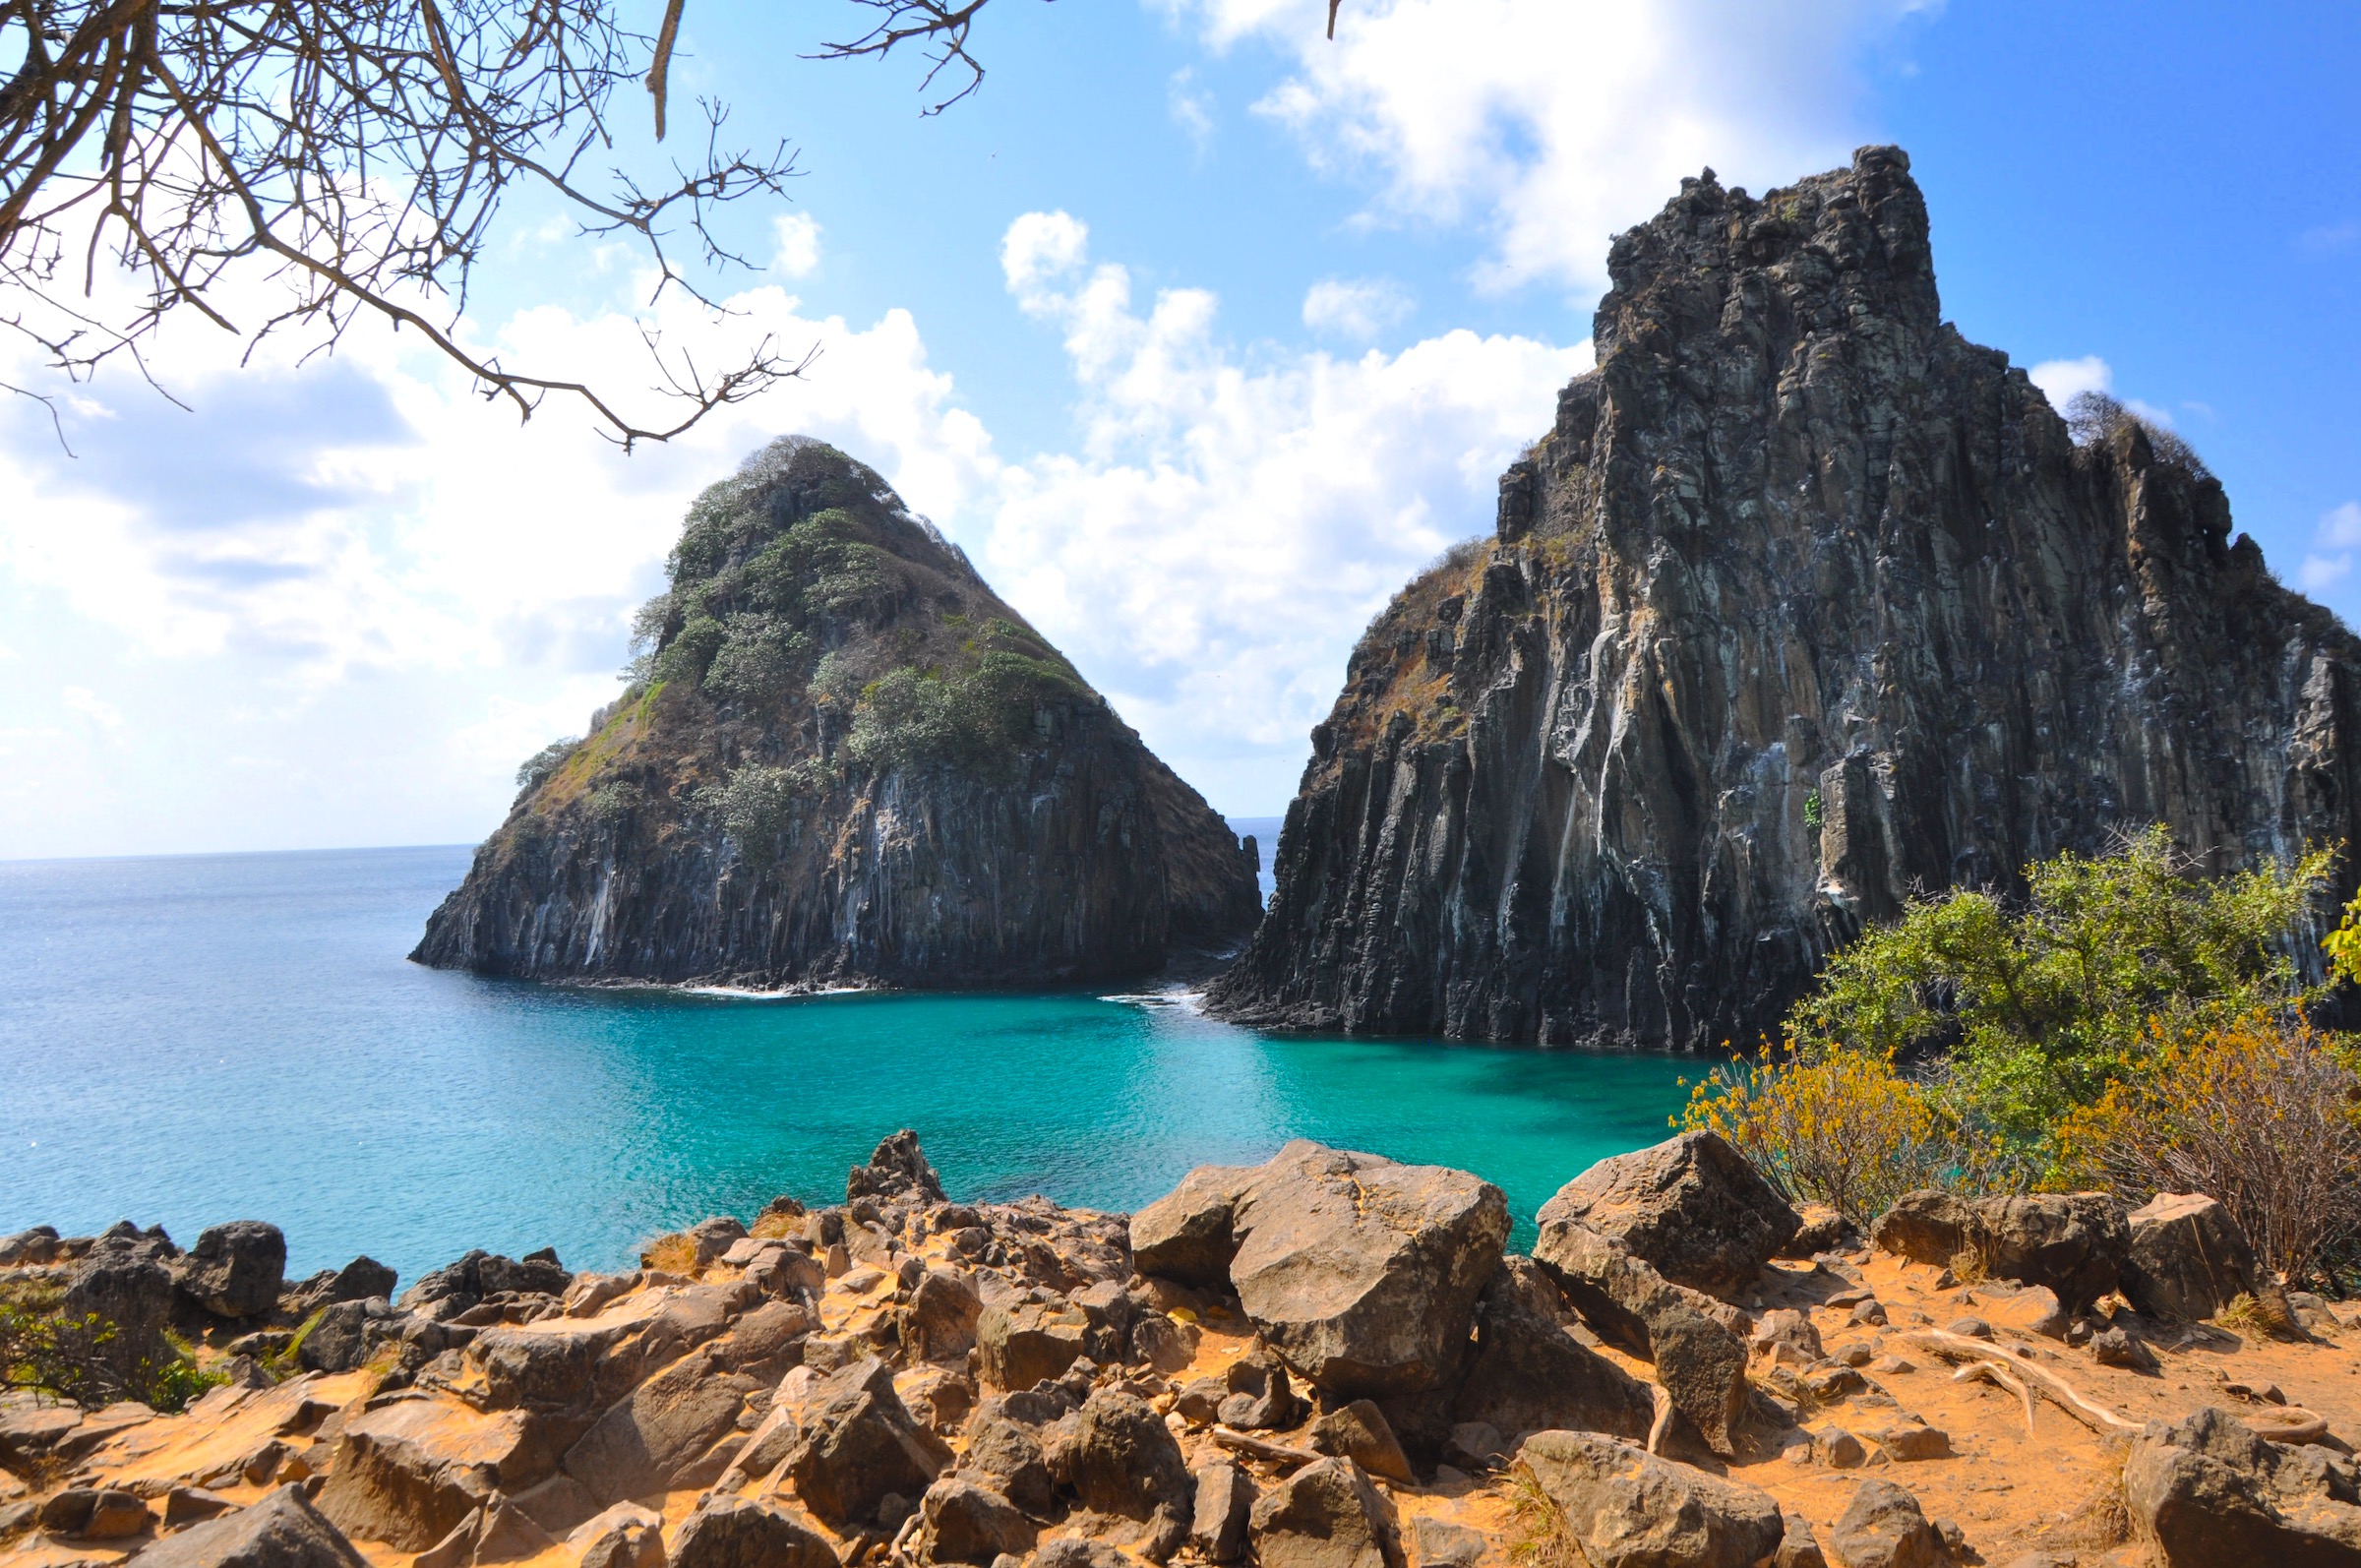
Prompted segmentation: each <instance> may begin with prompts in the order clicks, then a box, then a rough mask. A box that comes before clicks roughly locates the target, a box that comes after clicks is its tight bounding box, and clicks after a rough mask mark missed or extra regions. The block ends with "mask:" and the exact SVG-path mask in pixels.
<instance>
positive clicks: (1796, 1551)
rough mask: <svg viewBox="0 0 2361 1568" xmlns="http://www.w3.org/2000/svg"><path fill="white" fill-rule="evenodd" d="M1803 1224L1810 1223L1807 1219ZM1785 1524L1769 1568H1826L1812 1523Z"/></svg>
mask: <svg viewBox="0 0 2361 1568" xmlns="http://www.w3.org/2000/svg"><path fill="white" fill-rule="evenodd" d="M1804 1223H1805V1224H1806V1225H1809V1224H1810V1223H1811V1222H1810V1220H1809V1219H1808V1218H1807V1219H1806V1220H1805V1222H1804ZM1785 1523H1786V1534H1785V1535H1783V1536H1781V1537H1780V1538H1779V1550H1778V1551H1776V1552H1773V1553H1772V1554H1771V1564H1770V1568H1828V1556H1827V1554H1826V1553H1825V1552H1823V1551H1821V1549H1820V1538H1819V1537H1818V1536H1816V1535H1814V1534H1813V1532H1812V1522H1811V1521H1810V1520H1808V1519H1806V1518H1804V1517H1803V1515H1801V1514H1789V1515H1787V1516H1786V1520H1785Z"/></svg>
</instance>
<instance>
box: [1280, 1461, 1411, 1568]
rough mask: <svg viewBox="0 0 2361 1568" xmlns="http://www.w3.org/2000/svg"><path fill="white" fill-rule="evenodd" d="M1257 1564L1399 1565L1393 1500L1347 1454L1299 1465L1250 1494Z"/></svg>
mask: <svg viewBox="0 0 2361 1568" xmlns="http://www.w3.org/2000/svg"><path fill="white" fill-rule="evenodd" d="M1250 1521H1251V1531H1252V1535H1253V1539H1254V1558H1255V1562H1256V1563H1257V1564H1258V1568H1404V1557H1403V1552H1402V1525H1401V1520H1400V1518H1399V1516H1398V1515H1397V1514H1396V1513H1395V1511H1394V1505H1393V1504H1392V1503H1391V1502H1389V1501H1387V1500H1386V1497H1385V1495H1384V1494H1383V1493H1382V1492H1380V1491H1378V1490H1377V1488H1376V1487H1375V1486H1373V1485H1371V1484H1370V1483H1369V1478H1368V1477H1366V1476H1364V1475H1362V1470H1361V1467H1360V1466H1359V1465H1356V1464H1354V1463H1353V1461H1351V1460H1349V1459H1323V1460H1321V1461H1319V1462H1318V1463H1317V1464H1311V1465H1306V1466H1304V1467H1303V1468H1302V1470H1299V1471H1297V1472H1296V1473H1295V1474H1294V1475H1292V1476H1290V1477H1288V1478H1286V1479H1285V1480H1283V1481H1281V1482H1279V1483H1278V1484H1277V1485H1275V1486H1273V1487H1272V1488H1271V1489H1270V1490H1269V1491H1267V1492H1265V1493H1263V1494H1262V1496H1260V1497H1259V1498H1257V1499H1255V1502H1254V1508H1253V1512H1252V1514H1251V1516H1250Z"/></svg>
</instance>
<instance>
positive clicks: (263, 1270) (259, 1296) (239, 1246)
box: [179, 1220, 287, 1317]
mask: <svg viewBox="0 0 2361 1568" xmlns="http://www.w3.org/2000/svg"><path fill="white" fill-rule="evenodd" d="M286 1268H287V1238H286V1237H285V1236H283V1235H281V1234H280V1233H279V1229H278V1227H277V1226H275V1225H269V1224H266V1223H265V1222H263V1221H261V1220H232V1221H231V1222H230V1223H229V1224H227V1225H215V1226H211V1227H208V1228H207V1229H206V1230H205V1231H204V1232H202V1233H200V1234H199V1236H198V1237H197V1244H196V1245H195V1246H193V1247H191V1248H189V1250H188V1255H187V1256H185V1257H183V1258H182V1259H181V1260H180V1268H179V1274H180V1288H181V1290H182V1292H183V1293H185V1294H186V1295H187V1296H188V1297H189V1298H190V1299H192V1300H194V1301H195V1302H197V1304H198V1305H200V1306H202V1307H204V1308H205V1309H206V1310H207V1311H209V1312H212V1313H214V1314H216V1315H217V1316H220V1317H254V1316H257V1315H258V1314H260V1313H264V1312H268V1311H270V1310H271V1308H272V1307H273V1306H275V1305H276V1304H277V1303H278V1292H279V1287H280V1286H281V1285H283V1284H284V1283H285V1281H286Z"/></svg>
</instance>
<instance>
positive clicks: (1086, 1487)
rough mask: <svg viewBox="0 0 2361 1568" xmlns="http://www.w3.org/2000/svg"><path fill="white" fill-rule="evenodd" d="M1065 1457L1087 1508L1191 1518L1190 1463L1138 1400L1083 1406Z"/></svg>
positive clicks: (1115, 1394)
mask: <svg viewBox="0 0 2361 1568" xmlns="http://www.w3.org/2000/svg"><path fill="white" fill-rule="evenodd" d="M1379 1419H1380V1420H1382V1419H1383V1417H1379ZM1067 1456H1068V1465H1069V1467H1070V1470H1069V1474H1070V1478H1071V1484H1072V1486H1073V1489H1074V1492H1075V1495H1076V1496H1078V1497H1079V1498H1080V1499H1081V1501H1082V1506H1083V1507H1085V1508H1089V1509H1092V1510H1094V1511H1096V1512H1098V1513H1102V1514H1119V1515H1120V1516H1122V1517H1123V1518H1125V1519H1142V1520H1144V1519H1149V1518H1152V1517H1154V1515H1155V1513H1156V1511H1157V1510H1158V1509H1160V1508H1161V1509H1164V1510H1166V1511H1168V1512H1170V1513H1171V1514H1173V1515H1174V1516H1175V1517H1177V1518H1181V1519H1186V1518H1188V1517H1189V1485H1190V1482H1189V1477H1188V1462H1187V1461H1186V1460H1184V1459H1182V1458H1181V1445H1180V1443H1179V1442H1177V1441H1175V1440H1174V1437H1173V1434H1172V1431H1171V1430H1170V1429H1169V1428H1168V1427H1166V1425H1165V1424H1164V1418H1163V1417H1160V1416H1158V1415H1157V1414H1156V1413H1155V1412H1154V1411H1153V1410H1150V1409H1149V1408H1148V1406H1147V1403H1146V1402H1145V1401H1143V1400H1141V1399H1139V1398H1137V1397H1136V1396H1134V1395H1131V1394H1126V1393H1122V1392H1120V1391H1119V1390H1116V1389H1110V1388H1102V1389H1099V1390H1097V1391H1096V1392H1094V1393H1093V1394H1092V1395H1091V1396H1090V1398H1089V1399H1088V1400H1087V1401H1085V1402H1084V1404H1083V1406H1082V1415H1081V1419H1080V1420H1079V1421H1078V1422H1077V1424H1076V1427H1075V1431H1074V1436H1073V1441H1072V1442H1071V1444H1070V1445H1069V1447H1068V1449H1067Z"/></svg>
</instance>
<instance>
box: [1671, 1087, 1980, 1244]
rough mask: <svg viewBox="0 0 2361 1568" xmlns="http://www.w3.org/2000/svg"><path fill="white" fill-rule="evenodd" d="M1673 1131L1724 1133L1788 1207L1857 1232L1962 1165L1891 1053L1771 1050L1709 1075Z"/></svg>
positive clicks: (1943, 1121)
mask: <svg viewBox="0 0 2361 1568" xmlns="http://www.w3.org/2000/svg"><path fill="white" fill-rule="evenodd" d="M1675 1124H1676V1125H1677V1126H1679V1127H1681V1128H1682V1129H1684V1130H1690V1129H1698V1128H1704V1129H1709V1130H1711V1131H1714V1132H1718V1133H1720V1134H1721V1135H1722V1136H1723V1137H1724V1138H1725V1139H1727V1140H1728V1141H1729V1142H1730V1143H1731V1144H1732V1145H1733V1146H1735V1147H1736V1149H1737V1150H1738V1152H1739V1153H1741V1154H1743V1155H1744V1156H1745V1157H1746V1160H1747V1163H1748V1164H1750V1165H1752V1166H1753V1167H1754V1168H1755V1169H1756V1170H1757V1171H1759V1172H1761V1173H1762V1174H1763V1176H1764V1177H1765V1178H1766V1179H1768V1180H1769V1181H1770V1182H1771V1183H1772V1184H1773V1185H1775V1186H1777V1187H1779V1188H1780V1189H1781V1190H1782V1191H1784V1192H1785V1193H1786V1195H1787V1196H1788V1197H1789V1198H1794V1199H1804V1198H1808V1199H1813V1200H1815V1201H1818V1202H1821V1203H1825V1204H1827V1205H1829V1206H1830V1207H1831V1208H1833V1209H1836V1210H1837V1211H1838V1212H1839V1213H1841V1214H1843V1215H1844V1216H1845V1217H1846V1219H1849V1220H1851V1221H1852V1222H1853V1223H1854V1224H1856V1225H1864V1226H1865V1225H1867V1224H1868V1223H1869V1222H1870V1221H1872V1220H1874V1219H1875V1218H1876V1217H1877V1216H1878V1215H1880V1214H1882V1213H1884V1212H1885V1210H1886V1209H1887V1208H1888V1207H1889V1206H1890V1205H1891V1204H1892V1203H1893V1201H1894V1200H1895V1199H1896V1198H1898V1197H1900V1196H1901V1195H1902V1194H1903V1193H1905V1192H1908V1191H1910V1190H1912V1189H1914V1188H1917V1187H1926V1186H1935V1185H1939V1184H1942V1183H1943V1181H1944V1180H1945V1179H1946V1178H1947V1177H1948V1176H1950V1175H1951V1173H1952V1172H1953V1171H1954V1170H1955V1168H1956V1166H1957V1164H1958V1159H1957V1153H1956V1150H1955V1148H1954V1140H1953V1138H1952V1137H1951V1135H1950V1132H1949V1123H1948V1118H1947V1117H1946V1116H1944V1115H1943V1114H1942V1113H1941V1111H1940V1110H1939V1108H1938V1107H1937V1106H1936V1105H1935V1103H1934V1102H1933V1101H1932V1100H1931V1099H1930V1098H1929V1097H1928V1096H1927V1094H1926V1093H1925V1092H1924V1090H1922V1089H1921V1088H1920V1086H1919V1085H1917V1084H1915V1083H1913V1082H1911V1081H1910V1079H1909V1078H1907V1076H1905V1075H1904V1074H1903V1073H1902V1072H1900V1071H1899V1070H1897V1068H1896V1067H1895V1064H1894V1055H1893V1053H1892V1052H1890V1051H1878V1050H1873V1049H1868V1048H1861V1047H1846V1046H1830V1047H1820V1048H1811V1049H1805V1048H1799V1047H1797V1046H1796V1045H1795V1044H1794V1043H1793V1042H1789V1043H1788V1044H1787V1045H1786V1046H1784V1047H1778V1048H1772V1047H1766V1048H1765V1050H1764V1051H1763V1053H1762V1055H1759V1056H1757V1057H1755V1058H1753V1059H1752V1060H1744V1059H1741V1060H1738V1061H1733V1062H1729V1063H1727V1064H1725V1065H1723V1066H1720V1067H1717V1068H1715V1069H1714V1070H1713V1071H1712V1072H1711V1073H1709V1074H1707V1075H1706V1077H1705V1079H1704V1080H1703V1081H1702V1082H1700V1083H1698V1084H1697V1085H1696V1086H1695V1087H1694V1088H1693V1089H1692V1090H1691V1091H1690V1094H1689V1103H1688V1106H1687V1108H1686V1109H1685V1110H1683V1111H1682V1113H1681V1114H1680V1116H1678V1117H1677V1118H1675Z"/></svg>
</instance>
